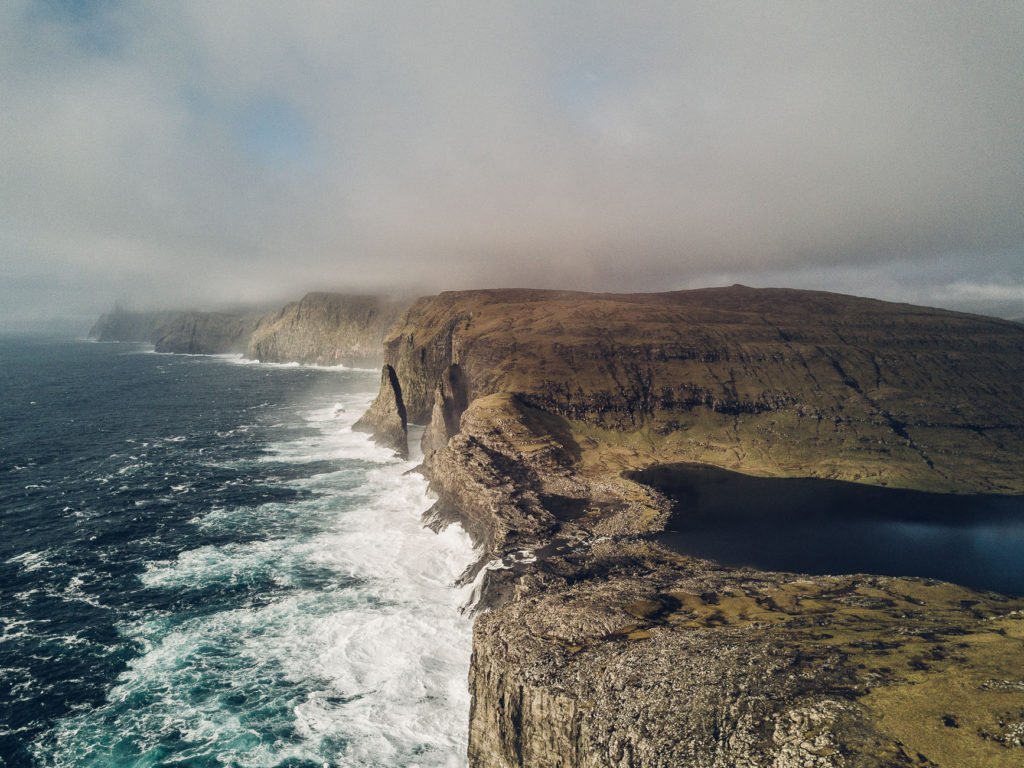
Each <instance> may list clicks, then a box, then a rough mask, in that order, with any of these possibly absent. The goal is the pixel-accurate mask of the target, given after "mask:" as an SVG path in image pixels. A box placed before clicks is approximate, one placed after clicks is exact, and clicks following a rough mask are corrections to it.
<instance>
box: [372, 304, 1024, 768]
mask: <svg viewBox="0 0 1024 768" xmlns="http://www.w3.org/2000/svg"><path fill="white" fill-rule="evenodd" d="M384 358H385V365H384V370H383V375H382V377H381V381H382V386H381V391H380V394H379V395H378V398H377V401H376V402H375V403H374V405H373V407H372V408H371V410H370V411H369V412H368V413H367V414H366V416H365V417H364V419H363V424H362V426H363V428H366V429H373V430H376V431H377V433H378V434H379V435H381V436H382V437H383V438H384V439H386V440H388V441H389V442H390V443H391V444H393V445H395V447H396V448H397V449H398V450H404V448H405V445H404V443H403V440H402V437H403V436H404V434H405V431H406V429H407V425H408V424H409V423H415V424H426V425H427V427H426V430H425V431H424V433H423V439H422V446H423V451H424V456H425V458H424V463H423V471H424V472H425V474H426V475H427V477H428V478H429V480H430V483H431V486H432V488H433V490H434V491H435V492H436V493H437V496H438V501H437V503H436V504H435V506H434V508H433V509H432V510H431V511H430V512H429V513H428V522H429V523H430V524H431V525H433V526H435V527H441V526H444V525H446V524H447V523H449V522H451V521H459V522H460V523H462V525H464V526H465V528H466V529H467V530H468V531H469V532H470V533H471V535H472V536H473V537H474V539H475V540H476V541H477V543H478V544H479V546H480V547H481V548H482V553H483V554H482V558H481V565H483V564H485V563H486V564H487V568H488V571H487V574H486V578H485V579H484V580H483V586H482V591H481V594H480V595H479V596H478V597H479V603H478V605H477V610H478V611H479V613H478V616H477V619H476V622H475V629H474V645H473V648H474V650H473V660H472V667H471V673H470V681H469V682H470V688H471V692H472V696H473V700H472V712H471V722H470V744H469V759H470V764H471V765H472V766H475V767H482V766H494V767H496V768H497V767H502V768H504V767H505V766H524V767H529V768H535V767H538V766H565V767H568V766H587V767H588V768H589V767H594V768H596V767H597V766H620V767H622V768H627V767H632V768H635V767H639V766H708V767H710V766H720V767H722V768H727V767H733V766H751V767H753V766H776V767H778V768H783V767H789V766H794V767H798V766H799V767H801V768H803V767H809V766H902V765H906V766H955V767H957V768H960V767H962V766H1016V765H1020V764H1022V761H1024V746H1022V745H1024V600H1021V599H1016V598H1012V597H1008V596H1004V595H1001V594H997V593H994V592H977V591H974V590H971V589H968V588H966V587H961V586H955V585H953V584H949V583H945V582H942V581H937V580H934V579H928V578H896V577H887V576H879V575H864V574H860V575H858V574H835V575H817V576H810V575H802V574H796V573H779V572H769V571H763V570H757V569H753V568H734V567H727V566H725V565H722V564H721V563H716V562H712V561H709V560H701V559H697V558H694V557H690V556H686V555H683V554H680V553H679V552H676V551H673V550H671V549H668V548H666V547H664V546H662V545H661V544H659V543H658V542H657V541H656V537H653V536H652V534H655V533H657V532H658V531H660V530H662V529H663V528H664V527H665V525H666V522H667V521H668V519H669V516H670V513H671V504H670V501H669V499H667V498H666V497H665V496H664V495H662V493H660V492H659V491H657V490H655V489H654V488H653V487H650V486H648V485H644V484H641V483H639V482H638V481H637V480H636V478H637V475H636V472H637V471H639V470H645V469H648V468H650V467H657V466H666V465H674V464H677V463H687V464H699V465H712V466H715V467H720V468H725V469H729V470H735V471H738V472H741V473H744V474H748V475H757V476H763V477H791V478H792V477H806V478H829V479H832V480H841V481H850V482H855V483H860V484H869V485H873V486H879V487H881V486H887V487H891V488H903V489H918V490H924V491H934V492H941V493H955V494H977V493H985V494H1021V493H1024V470H1022V467H1024V327H1022V326H1021V325H1019V324H1016V323H1012V322H1008V321H1002V320H997V319H993V318H987V317H981V316H973V315H966V314H960V313H955V312H949V311H943V310H938V309H929V308H923V307H915V306H910V305H905V304H892V303H886V302H882V301H876V300H871V299H863V298H856V297H851V296H843V295H838V294H830V293H823V292H810V291H797V290H781V289H779V290H776V289H752V288H746V287H743V286H733V287H731V288H720V289H706V290H695V291H679V292H670V293H660V294H642V295H641V294H631V295H626V294H584V293H572V292H557V291H536V290H491V291H467V292H454V293H442V294H440V295H438V296H433V297H427V298H424V299H420V300H419V301H417V302H416V303H415V304H413V305H412V306H411V307H410V308H409V309H408V311H407V312H406V313H405V314H404V316H403V317H402V318H401V319H400V320H399V321H398V322H397V323H396V324H395V325H394V326H393V327H392V328H391V330H390V332H389V333H388V335H387V336H386V338H385V339H384ZM473 576H474V574H472V573H471V574H467V577H466V578H471V577H473Z"/></svg>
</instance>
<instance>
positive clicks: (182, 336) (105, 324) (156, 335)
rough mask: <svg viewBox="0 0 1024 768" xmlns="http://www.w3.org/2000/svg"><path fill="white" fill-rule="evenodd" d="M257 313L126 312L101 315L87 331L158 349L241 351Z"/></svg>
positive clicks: (99, 337)
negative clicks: (146, 343)
mask: <svg viewBox="0 0 1024 768" xmlns="http://www.w3.org/2000/svg"><path fill="white" fill-rule="evenodd" d="M259 317H260V316H259V315H258V314H256V313H252V312H249V313H238V314H233V313H229V312H125V311H123V310H115V311H114V312H111V313H109V314H105V315H102V316H101V317H100V319H99V320H98V321H97V322H96V324H95V325H94V326H93V327H92V330H90V331H89V336H90V338H94V339H96V340H97V341H142V342H149V343H150V344H153V345H154V346H155V348H156V351H157V352H178V353H185V354H207V355H209V354H221V353H227V352H242V351H243V350H244V349H245V347H246V343H247V342H248V339H249V336H250V334H251V333H252V331H253V329H254V328H255V327H256V324H257V322H258V321H259Z"/></svg>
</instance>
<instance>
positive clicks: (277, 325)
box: [246, 293, 406, 368]
mask: <svg viewBox="0 0 1024 768" xmlns="http://www.w3.org/2000/svg"><path fill="white" fill-rule="evenodd" d="M405 306H406V304H405V303H403V302H401V301H393V300H390V299H384V298H381V297H379V296H355V295H347V294H339V293H309V294H306V295H305V296H304V297H303V298H302V300H301V301H297V302H294V303H292V304H288V305H287V306H285V307H284V308H282V309H281V310H279V311H277V312H273V313H270V314H269V315H267V316H265V317H264V318H263V319H262V320H261V321H260V323H259V325H258V327H257V328H256V329H255V331H254V332H253V334H252V337H251V338H250V340H249V343H248V348H247V353H246V354H247V356H248V357H250V358H252V359H254V360H261V361H263V362H278V363H280V362H300V363H313V364H316V365H348V366H352V367H359V368H365V367H377V366H379V365H380V364H381V362H382V360H381V342H382V340H383V339H384V336H385V334H386V333H387V331H388V329H389V328H390V327H391V325H392V323H394V321H395V320H396V319H397V318H398V317H399V316H400V315H401V313H402V311H403V310H404V309H405Z"/></svg>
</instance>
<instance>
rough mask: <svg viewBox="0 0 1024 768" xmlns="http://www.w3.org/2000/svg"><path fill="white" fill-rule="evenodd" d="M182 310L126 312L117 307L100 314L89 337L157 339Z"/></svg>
mask: <svg viewBox="0 0 1024 768" xmlns="http://www.w3.org/2000/svg"><path fill="white" fill-rule="evenodd" d="M180 314H181V313H180V312H126V311H125V310H122V309H115V310H114V311H113V312H108V313H107V314H104V315H100V318H99V320H97V321H96V323H95V324H94V325H93V327H92V328H91V329H90V330H89V338H90V339H95V340H96V341H141V342H149V343H150V344H152V343H154V342H155V341H156V338H157V336H159V335H160V333H161V331H162V329H163V328H164V327H166V326H167V324H168V323H171V322H173V321H174V319H175V318H176V317H177V316H179V315H180Z"/></svg>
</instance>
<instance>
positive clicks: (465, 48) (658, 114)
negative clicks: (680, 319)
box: [0, 0, 1024, 314]
mask: <svg viewBox="0 0 1024 768" xmlns="http://www.w3.org/2000/svg"><path fill="white" fill-rule="evenodd" d="M1022 51H1024V9H1022V7H1021V6H1020V5H1017V4H1009V3H991V4H988V3H972V4H962V3H944V2H928V3H923V2H922V3H905V4H893V3H857V4H846V3H828V2H825V3H816V4H810V5H809V4H805V3H795V2H780V3H772V4H765V3H752V2H725V3H716V4H703V3H701V4H690V3H678V2H666V3H657V2H652V3H644V4H640V5H636V4H625V3H604V2H587V3H583V2H559V3H548V2H526V3H523V2H519V3H494V2H480V3H471V4H467V3H450V2H434V3H429V4H426V3H398V2H394V3H391V2H381V3H369V2H367V3H362V2H346V3H335V2H330V3H329V2H310V3H303V4H300V5H296V4H294V3H285V2H269V1H267V2H258V3H251V2H241V1H232V0H222V1H221V2H218V3H214V4H211V3H207V2H199V1H194V2H181V3H173V4H167V3H150V4H134V3H122V2H118V1H117V0H79V1H78V2H66V3H61V2H56V1H55V0H51V1H50V2H32V3H30V2H24V0H11V2H8V3H5V4H3V5H2V6H0V73H2V77H0V105H2V106H0V110H2V112H0V146H2V150H0V152H2V154H0V174H2V178H3V179H4V183H3V184H2V185H0V275H2V276H3V277H4V278H5V279H4V281H3V286H2V287H0V300H3V299H4V294H5V293H6V294H9V298H8V299H7V300H5V301H3V304H4V305H5V306H6V307H8V309H9V313H10V311H12V310H10V308H11V307H14V306H16V305H17V306H22V307H25V308H26V309H24V310H19V312H20V313H22V314H24V312H28V311H30V309H31V308H32V307H33V306H34V305H35V304H37V303H38V302H33V301H32V300H31V299H30V296H31V294H32V292H33V291H37V290H38V289H37V288H33V286H38V285H42V284H46V283H47V278H52V280H51V282H50V284H51V289H50V290H49V291H48V292H47V293H46V297H47V301H51V300H52V296H53V293H54V290H53V288H52V286H59V285H67V284H72V285H74V286H76V289H75V290H74V291H72V292H71V293H70V294H69V295H68V297H67V301H66V302H65V305H66V306H68V307H71V308H74V309H75V310H77V311H81V312H93V311H96V310H97V309H101V308H102V307H103V306H106V305H107V304H109V303H111V302H112V301H113V300H114V299H115V298H119V297H120V298H124V297H134V299H135V302H136V303H164V304H169V303H173V304H181V303H188V304H203V303H210V302H216V301H236V300H242V299H262V298H267V297H270V296H276V295H277V294H287V293H296V292H299V291H301V290H304V289H306V288H308V287H314V286H324V287H348V288H353V289H379V288H382V287H385V286H395V287H398V288H402V289H412V290H420V291H423V292H428V291H433V290H438V289H440V288H448V287H452V288H459V287H470V286H485V285H486V286H490V285H512V284H517V285H535V286H549V285H558V286H564V287H572V288H591V289H602V290H659V289H669V288H675V287H683V286H686V285H695V284H707V283H710V282H714V281H715V280H716V278H718V277H721V276H727V275H741V276H743V277H744V278H745V280H744V281H745V282H750V283H754V284H767V283H768V282H771V281H774V280H776V279H791V280H795V281H797V282H800V283H802V284H806V287H822V288H830V289H833V290H855V289H856V290H861V292H866V293H869V294H871V295H882V296H883V297H885V298H904V299H913V300H918V301H923V302H925V303H937V302H945V303H946V304H947V305H950V306H954V305H955V306H961V305H965V304H966V303H971V302H977V301H981V300H982V299H984V300H985V301H986V302H987V303H986V305H985V306H986V308H989V309H990V310H991V311H1009V309H1008V307H1009V306H1010V304H1013V303H1014V302H1017V294H1016V293H1014V290H1016V288H1014V286H1016V287H1019V286H1021V285H1024V267H1022V264H1024V217H1022V216H1021V215H1020V201H1021V200H1022V199H1024V153H1021V152H1020V145H1021V138H1022V137H1021V128H1020V126H1021V125H1024V84H1022V81H1021V78H1020V76H1019V73H1020V71H1021V70H1022V69H1024V54H1022ZM15 278H17V279H15ZM873 281H877V283H873ZM958 284H959V285H975V286H985V285H996V286H1009V290H1008V292H1007V293H1005V294H1001V293H999V292H989V293H988V294H986V295H985V296H977V295H975V294H970V292H969V291H965V290H962V289H956V288H955V287H954V286H955V285H958ZM922 286H925V287H924V288H922ZM15 293H16V294H17V295H16V296H15V295H14V294H15ZM40 295H42V294H40ZM0 314H2V313H0Z"/></svg>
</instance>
